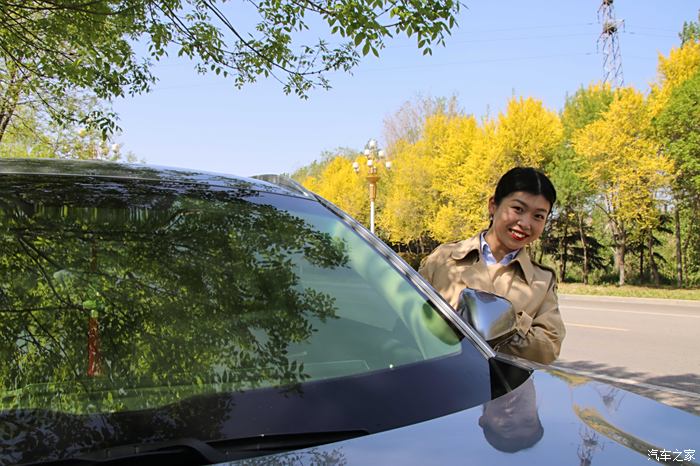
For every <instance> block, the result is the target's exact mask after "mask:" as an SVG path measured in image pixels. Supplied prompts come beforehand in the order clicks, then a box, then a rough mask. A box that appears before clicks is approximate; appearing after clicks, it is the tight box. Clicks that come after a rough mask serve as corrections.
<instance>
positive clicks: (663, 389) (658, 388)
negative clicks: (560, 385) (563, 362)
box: [550, 366, 700, 400]
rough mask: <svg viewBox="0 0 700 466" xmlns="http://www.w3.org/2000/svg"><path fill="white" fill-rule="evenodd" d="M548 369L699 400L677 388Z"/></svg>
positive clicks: (697, 396) (558, 368)
mask: <svg viewBox="0 0 700 466" xmlns="http://www.w3.org/2000/svg"><path fill="white" fill-rule="evenodd" d="M550 367H551V368H552V369H557V370H560V371H562V372H568V373H570V374H575V375H582V376H584V377H588V378H591V379H600V380H605V381H607V382H615V383H621V384H626V385H634V386H636V387H642V388H648V389H649V390H656V391H659V392H665V393H673V394H674V395H680V396H688V397H691V398H697V399H699V400H700V393H694V392H688V391H685V390H679V389H677V388H671V387H665V386H663V385H654V384H651V383H646V382H640V381H638V380H632V379H620V378H617V377H611V376H609V375H604V374H597V373H595V372H589V371H579V370H576V369H569V368H568V367H560V366H550Z"/></svg>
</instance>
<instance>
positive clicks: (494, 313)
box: [457, 288, 517, 348]
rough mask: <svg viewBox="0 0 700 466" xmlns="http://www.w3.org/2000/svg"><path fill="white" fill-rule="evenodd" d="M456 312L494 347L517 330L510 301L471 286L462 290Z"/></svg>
mask: <svg viewBox="0 0 700 466" xmlns="http://www.w3.org/2000/svg"><path fill="white" fill-rule="evenodd" d="M457 314H458V315H459V316H460V317H461V318H462V320H464V321H465V322H467V323H468V324H469V325H471V326H472V328H474V330H476V331H477V332H478V333H479V334H480V335H481V336H482V337H484V339H485V340H486V342H487V343H488V344H489V345H491V346H492V347H494V348H495V347H496V345H498V344H499V343H502V342H504V341H506V340H508V339H509V338H510V337H512V336H513V335H514V334H515V332H516V331H517V327H516V325H517V322H516V319H515V311H514V310H513V305H512V304H511V302H510V301H508V300H507V299H505V298H502V297H500V296H496V295H495V294H491V293H487V292H485V291H479V290H473V289H471V288H465V289H464V290H462V292H461V293H460V295H459V304H458V305H457Z"/></svg>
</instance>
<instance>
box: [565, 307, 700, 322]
mask: <svg viewBox="0 0 700 466" xmlns="http://www.w3.org/2000/svg"><path fill="white" fill-rule="evenodd" d="M562 309H564V310H567V309H575V310H579V311H582V310H586V311H601V312H622V313H624V314H644V315H650V316H664V317H690V318H691V319H700V316H693V315H690V314H670V313H668V314H667V313H665V312H645V311H623V310H621V309H613V308H609V307H607V308H600V307H581V306H566V305H564V306H562Z"/></svg>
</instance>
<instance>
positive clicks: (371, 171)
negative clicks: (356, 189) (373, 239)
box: [352, 139, 391, 233]
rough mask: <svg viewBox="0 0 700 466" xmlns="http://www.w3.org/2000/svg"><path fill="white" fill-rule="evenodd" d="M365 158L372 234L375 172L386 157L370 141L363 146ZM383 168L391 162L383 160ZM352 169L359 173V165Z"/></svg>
mask: <svg viewBox="0 0 700 466" xmlns="http://www.w3.org/2000/svg"><path fill="white" fill-rule="evenodd" d="M364 154H365V156H366V157H367V183H368V184H369V230H370V231H371V232H372V233H374V201H375V200H376V199H377V182H378V181H379V173H378V172H377V163H379V162H380V161H382V160H384V159H385V158H386V155H385V154H384V151H383V150H381V149H378V148H377V141H376V140H374V139H370V140H369V141H368V142H367V145H366V146H365V152H364ZM384 166H385V167H386V168H387V170H388V169H390V168H391V161H389V160H384ZM352 168H353V169H354V170H355V173H359V172H360V164H359V163H357V162H354V163H353V164H352Z"/></svg>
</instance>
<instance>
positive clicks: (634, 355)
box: [555, 295, 700, 414]
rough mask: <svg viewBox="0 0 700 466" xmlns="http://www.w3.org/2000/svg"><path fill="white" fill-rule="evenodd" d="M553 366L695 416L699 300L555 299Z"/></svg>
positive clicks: (699, 377) (699, 386)
mask: <svg viewBox="0 0 700 466" xmlns="http://www.w3.org/2000/svg"><path fill="white" fill-rule="evenodd" d="M559 304H560V309H561V312H562V316H563V318H564V323H565V324H566V328H567V336H566V340H565V341H564V345H563V347H562V352H561V355H560V358H559V360H558V361H557V362H556V363H555V365H559V366H564V367H568V368H572V369H575V370H578V371H581V372H584V373H588V372H592V373H593V372H594V373H596V374H598V375H601V374H602V376H603V377H604V378H605V379H606V380H607V381H608V382H612V383H613V384H615V385H619V386H624V388H626V389H628V390H630V389H631V390H632V391H636V392H638V393H641V394H643V395H646V396H651V397H653V398H656V399H658V400H660V401H663V402H665V403H667V404H671V405H673V406H676V407H679V408H682V409H686V410H689V411H692V412H695V413H696V414H700V301H682V300H662V299H642V298H615V297H596V296H574V295H560V296H559Z"/></svg>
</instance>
